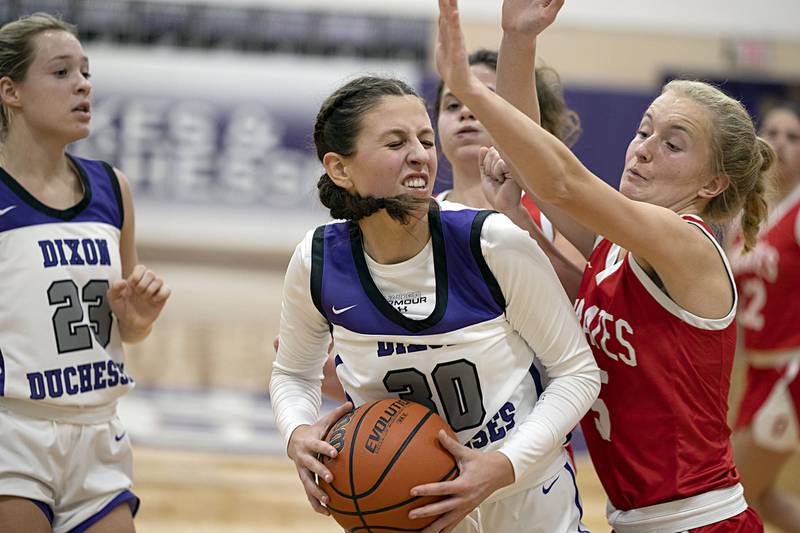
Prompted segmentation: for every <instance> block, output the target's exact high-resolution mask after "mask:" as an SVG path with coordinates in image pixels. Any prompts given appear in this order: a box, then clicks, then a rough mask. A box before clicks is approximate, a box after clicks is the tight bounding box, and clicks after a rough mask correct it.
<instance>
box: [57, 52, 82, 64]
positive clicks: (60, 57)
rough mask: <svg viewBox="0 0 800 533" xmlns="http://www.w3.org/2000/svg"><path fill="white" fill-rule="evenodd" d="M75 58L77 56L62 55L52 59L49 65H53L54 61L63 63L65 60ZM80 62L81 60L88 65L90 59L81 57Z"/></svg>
mask: <svg viewBox="0 0 800 533" xmlns="http://www.w3.org/2000/svg"><path fill="white" fill-rule="evenodd" d="M74 57H75V56H71V55H69V54H62V55H60V56H56V57H53V58H50V60H48V63H52V62H53V61H61V60H63V59H73V58H74ZM80 60H81V62H82V63H88V62H89V58H88V57H86V56H81V57H80Z"/></svg>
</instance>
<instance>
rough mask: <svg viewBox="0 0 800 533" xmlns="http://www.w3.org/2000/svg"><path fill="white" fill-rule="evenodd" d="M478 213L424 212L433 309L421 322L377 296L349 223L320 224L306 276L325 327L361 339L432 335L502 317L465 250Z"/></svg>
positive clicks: (469, 250) (487, 282) (475, 261)
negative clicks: (312, 262) (433, 279)
mask: <svg viewBox="0 0 800 533" xmlns="http://www.w3.org/2000/svg"><path fill="white" fill-rule="evenodd" d="M479 213H481V212H480V211H477V210H473V209H465V210H461V211H441V212H440V211H439V210H438V209H432V210H431V211H430V212H429V214H428V220H429V224H430V231H431V240H432V246H433V260H434V271H435V276H436V306H435V308H434V310H433V312H432V313H431V315H430V316H429V317H427V318H425V319H422V320H412V319H409V318H407V317H405V316H404V315H403V314H402V313H400V312H399V311H398V310H397V309H395V308H394V307H393V306H392V305H391V304H390V303H389V302H387V301H386V299H385V298H384V297H383V295H381V293H380V291H379V290H378V288H377V287H376V286H375V282H374V281H373V279H372V277H371V276H370V274H369V270H368V268H367V265H366V260H365V259H364V250H363V244H362V242H361V237H360V234H359V233H358V232H357V231H355V230H354V226H352V223H350V222H341V223H333V224H328V225H326V226H324V233H322V232H320V233H318V235H319V237H320V238H319V239H318V240H317V242H315V244H316V245H317V246H318V247H322V248H324V250H312V258H316V260H317V261H318V263H317V265H316V269H315V268H314V266H313V265H312V272H314V271H315V270H316V272H317V277H316V283H315V279H314V278H315V275H314V274H312V282H311V284H312V292H313V291H314V287H315V286H316V287H317V289H318V290H319V298H318V301H319V305H318V308H319V309H320V312H322V313H323V315H324V316H325V317H326V318H327V319H328V321H329V322H330V323H332V324H335V325H338V326H341V327H344V328H347V329H349V330H351V331H354V332H356V333H361V334H364V335H376V334H382V335H436V334H441V333H446V332H449V331H455V330H458V329H461V328H464V327H467V326H471V325H473V324H478V323H481V322H486V321H488V320H492V319H494V318H496V317H498V316H500V315H502V314H503V313H504V309H503V307H502V306H501V305H500V304H499V303H498V302H497V300H496V298H495V296H494V295H493V289H492V288H491V287H490V284H491V283H492V282H494V280H493V279H490V280H487V279H486V277H485V276H484V273H482V271H481V265H479V263H478V258H476V257H475V256H474V255H473V248H472V247H471V242H470V241H471V237H472V236H473V234H474V230H473V227H472V226H473V220H475V219H476V216H477V215H478V214H479ZM483 219H485V217H481V220H480V221H479V222H482V221H483ZM479 229H480V228H478V236H479V233H480V232H479ZM320 263H321V268H320ZM494 283H496V282H494ZM312 297H314V295H313V294H312Z"/></svg>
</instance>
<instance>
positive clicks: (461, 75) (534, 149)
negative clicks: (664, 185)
mask: <svg viewBox="0 0 800 533" xmlns="http://www.w3.org/2000/svg"><path fill="white" fill-rule="evenodd" d="M439 6H440V10H441V16H440V19H439V39H438V42H437V46H436V60H437V67H438V69H439V73H440V75H441V77H442V79H443V80H444V81H445V83H446V84H447V86H448V87H449V88H450V89H451V91H453V93H454V94H455V95H456V96H457V97H458V99H459V100H461V101H462V102H463V103H464V104H465V105H467V106H469V108H470V109H471V110H472V111H473V113H475V115H476V117H477V118H478V119H479V120H480V121H481V123H482V124H483V125H484V127H486V129H487V130H488V131H489V133H490V134H491V135H492V138H493V139H494V140H495V142H496V143H497V144H498V146H500V147H502V150H503V152H504V153H505V154H506V155H507V157H508V158H509V160H510V161H511V162H513V163H514V167H516V168H518V169H519V170H520V174H519V176H520V177H521V178H522V179H523V181H524V182H525V183H526V184H527V185H528V186H530V188H531V189H532V190H533V191H534V192H536V193H537V195H538V197H539V198H541V199H542V200H543V201H544V202H547V203H550V204H553V205H555V206H556V207H558V208H560V209H562V210H563V211H564V212H565V213H567V214H568V215H570V216H571V217H573V218H574V219H575V220H577V222H578V223H580V224H581V225H583V226H585V227H587V228H590V229H591V230H592V231H593V232H594V233H596V234H600V235H603V236H605V237H606V238H608V239H609V240H611V241H613V242H615V243H617V244H619V245H620V246H621V247H623V248H624V249H626V250H628V251H629V252H631V253H633V254H634V255H635V256H636V258H637V260H638V262H639V263H640V264H641V266H642V267H643V268H645V270H650V269H655V271H656V272H657V273H658V275H659V277H660V278H661V280H662V281H663V282H664V285H665V287H666V289H667V292H668V293H669V295H670V296H671V297H672V298H673V299H674V300H675V302H676V303H678V305H680V306H682V307H683V308H684V309H686V310H688V311H689V312H692V313H695V314H698V315H700V316H703V317H708V318H711V317H718V316H720V315H724V314H726V312H727V310H729V308H730V306H731V304H732V302H733V293H732V291H731V288H730V284H729V281H728V279H727V274H725V272H724V265H723V263H722V261H721V258H720V257H719V254H718V253H717V251H716V248H715V247H714V246H713V244H711V243H710V242H709V240H708V239H707V238H706V236H705V235H704V234H703V233H702V232H700V231H698V230H697V229H696V228H694V227H692V226H690V225H689V224H687V223H685V222H684V221H683V220H682V219H681V218H680V217H679V216H678V215H677V214H676V213H675V212H673V211H671V210H669V209H666V208H663V207H659V206H655V205H650V204H646V203H642V202H636V201H633V200H630V199H628V198H626V197H625V196H623V195H621V194H620V193H619V192H617V191H615V190H614V189H612V188H611V187H610V186H609V185H608V184H606V183H605V182H604V181H602V180H601V179H599V178H598V177H596V176H595V175H594V174H592V173H591V172H590V171H589V170H588V169H587V168H586V167H584V166H583V165H582V164H581V162H580V161H579V160H578V159H577V158H576V157H575V155H574V154H573V153H572V152H571V151H570V150H569V149H568V148H567V147H566V146H564V144H563V143H561V141H559V140H558V139H556V138H555V137H554V136H553V135H551V134H549V133H548V132H546V131H545V130H544V129H542V128H541V127H540V126H539V125H538V124H536V123H535V122H533V121H532V120H531V119H530V118H529V117H527V116H526V115H525V114H524V113H522V112H521V111H519V110H518V109H516V108H515V107H514V106H513V105H512V104H510V103H509V102H507V101H505V100H504V99H503V98H502V97H500V96H499V95H497V94H495V93H494V92H492V91H491V90H489V89H488V88H487V87H486V86H485V85H483V83H481V82H480V80H478V79H476V78H475V77H474V76H473V75H472V72H471V71H470V69H469V66H468V65H467V57H466V50H465V47H464V40H463V35H462V33H461V27H460V21H459V15H458V9H457V2H456V0H439ZM675 243H680V246H676V245H675ZM697 287H704V289H705V290H703V291H697V290H694V289H696V288H697ZM709 296H711V298H709ZM711 300H713V301H711Z"/></svg>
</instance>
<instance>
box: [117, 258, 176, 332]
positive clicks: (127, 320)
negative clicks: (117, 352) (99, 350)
mask: <svg viewBox="0 0 800 533" xmlns="http://www.w3.org/2000/svg"><path fill="white" fill-rule="evenodd" d="M171 293H172V291H171V290H170V288H169V287H168V286H167V285H166V284H165V283H164V280H162V279H161V278H160V277H158V276H157V275H156V273H155V272H153V271H152V270H150V269H149V268H147V267H146V266H144V265H136V266H135V267H134V268H133V272H131V275H130V276H128V277H127V278H125V279H119V280H117V281H115V282H114V283H112V284H111V286H110V287H109V289H108V292H107V293H106V296H107V298H108V305H109V306H110V307H111V311H112V312H113V313H114V316H116V317H117V320H118V321H119V326H120V332H121V333H122V336H123V340H125V341H134V340H139V339H140V338H142V337H143V335H146V334H147V332H149V330H150V326H151V325H152V324H153V322H155V320H156V318H158V315H159V314H161V310H162V309H163V308H164V305H165V304H166V303H167V299H169V296H170V294H171Z"/></svg>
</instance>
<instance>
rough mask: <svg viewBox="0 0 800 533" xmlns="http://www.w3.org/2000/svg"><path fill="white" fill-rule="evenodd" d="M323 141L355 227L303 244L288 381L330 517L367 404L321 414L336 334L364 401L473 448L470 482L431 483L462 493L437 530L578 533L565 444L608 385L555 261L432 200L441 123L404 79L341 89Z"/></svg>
mask: <svg viewBox="0 0 800 533" xmlns="http://www.w3.org/2000/svg"><path fill="white" fill-rule="evenodd" d="M314 140H315V145H316V148H317V155H318V156H319V158H320V160H321V161H322V163H323V165H324V167H325V170H326V174H324V175H323V176H322V177H321V178H320V181H319V185H318V186H319V191H320V199H321V200H322V202H323V204H324V205H326V206H327V207H329V208H330V210H331V215H332V216H333V218H335V219H346V220H348V221H347V222H331V223H329V224H327V225H325V226H322V227H320V228H317V229H316V230H314V231H311V232H309V233H308V235H307V236H306V238H305V239H304V240H303V242H302V243H301V244H300V245H298V247H297V249H296V250H295V253H294V255H293V257H292V259H291V262H290V264H289V268H288V271H287V274H286V279H285V284H284V295H283V310H282V315H281V332H280V345H279V350H278V355H277V358H276V361H275V364H274V369H273V374H272V380H271V383H270V394H271V398H272V403H273V409H274V412H275V417H276V421H277V425H278V427H279V429H280V430H281V432H282V434H283V435H284V437H285V439H286V442H287V449H288V454H289V456H290V457H291V458H292V459H293V460H294V461H295V463H296V465H297V469H298V472H299V474H300V478H301V480H302V482H303V485H304V487H305V490H306V494H307V496H308V499H309V500H310V502H311V504H312V506H313V507H314V509H315V510H317V511H318V512H321V513H326V510H325V508H324V506H323V504H324V503H325V502H326V499H327V497H326V496H325V494H324V493H323V492H322V491H321V489H320V488H319V487H318V485H317V484H316V483H315V481H314V476H315V475H318V476H321V477H322V478H324V479H326V480H328V478H329V477H330V472H329V471H328V470H327V469H326V468H325V467H324V466H323V465H322V463H321V462H320V461H319V460H318V459H317V457H318V454H324V455H327V456H329V457H333V456H335V449H334V448H333V446H331V445H330V444H328V443H327V442H325V441H323V440H322V438H323V437H324V435H325V434H326V432H327V430H328V428H329V427H330V425H331V424H332V423H333V422H334V421H336V419H338V418H339V417H340V416H341V415H342V414H343V413H344V412H345V411H346V410H347V409H348V407H349V405H348V404H345V405H344V406H341V407H340V408H338V409H336V410H334V411H333V412H332V413H330V414H329V415H326V416H324V417H323V418H321V419H320V420H319V421H317V417H318V411H319V404H320V376H321V371H322V366H323V364H324V361H325V353H326V348H327V346H328V342H329V339H330V334H331V331H332V333H333V337H334V339H335V346H336V353H337V359H338V360H340V361H341V364H340V365H339V367H338V376H339V378H340V380H341V381H342V383H343V385H344V389H345V391H346V392H347V394H348V396H349V398H350V399H351V400H352V401H353V403H354V404H355V405H361V404H362V403H364V402H367V401H371V400H376V399H380V398H386V397H392V396H399V397H401V398H404V399H409V400H415V401H417V402H419V403H422V404H424V405H427V406H429V407H431V408H433V409H435V410H437V411H438V412H439V414H441V415H442V417H443V418H444V419H445V420H446V421H447V422H448V423H449V424H450V426H451V427H452V428H453V430H454V431H455V432H456V434H457V436H458V438H459V440H460V441H461V442H462V443H463V444H464V445H462V444H459V443H458V442H456V441H455V440H452V439H449V438H446V437H444V436H442V437H441V440H442V443H443V445H444V446H445V447H446V448H447V449H448V450H449V451H450V452H451V453H453V455H454V456H455V457H456V458H457V460H458V461H459V462H460V465H461V472H460V476H459V477H458V478H457V479H456V480H454V481H450V482H445V483H441V484H435V485H433V486H422V487H418V488H417V489H418V490H421V491H434V492H436V493H437V494H442V495H446V496H449V497H447V498H445V499H444V500H442V501H441V502H438V503H436V504H434V505H433V506H430V507H427V506H426V507H424V508H421V509H416V510H414V511H412V513H411V517H412V518H416V517H417V515H419V514H420V513H424V514H428V515H431V516H432V515H437V516H438V515H442V516H441V517H439V518H438V519H437V520H436V521H435V522H434V523H433V524H432V525H431V526H430V527H429V528H427V529H426V530H425V531H426V532H433V531H451V530H453V528H454V527H456V525H457V524H459V523H460V522H461V521H462V520H463V519H464V517H466V516H467V515H468V514H469V513H471V512H472V511H473V510H474V509H475V508H476V507H477V506H480V507H479V512H478V511H476V512H475V513H474V514H473V516H470V517H469V519H468V520H466V521H465V522H464V523H463V524H462V525H460V526H458V528H459V529H458V531H461V530H462V528H463V530H464V531H469V530H470V527H471V526H470V524H473V525H477V526H478V527H482V528H483V530H484V531H520V529H519V528H520V527H521V525H520V524H519V522H518V521H517V519H516V518H514V517H519V516H526V520H525V526H524V527H527V528H528V529H525V531H541V532H542V533H544V532H547V533H552V532H562V531H563V532H566V531H576V530H577V529H578V528H579V527H580V515H581V510H580V507H579V506H578V505H576V503H577V502H579V500H578V495H577V488H576V486H575V483H574V475H573V472H572V468H571V466H570V464H569V463H568V460H567V456H566V453H565V452H564V446H563V445H564V442H565V437H566V435H567V433H568V432H569V431H570V430H571V429H572V427H573V426H574V424H575V423H576V422H577V421H578V420H579V419H580V417H581V416H582V415H583V413H585V411H586V410H587V409H588V408H589V406H590V405H591V403H592V402H593V401H594V399H595V395H596V393H597V390H598V387H599V380H598V376H597V369H596V366H595V364H594V362H593V361H592V358H591V355H590V354H589V349H588V346H587V345H586V342H585V340H584V339H583V335H582V333H581V331H580V328H579V327H578V324H577V322H576V321H575V317H574V314H573V313H572V310H571V307H570V304H569V301H568V300H567V298H566V296H565V295H564V293H563V291H562V289H561V287H560V285H559V283H558V280H557V279H556V276H555V273H554V272H553V269H552V267H551V266H550V263H549V261H548V260H547V258H546V257H545V255H544V254H543V253H542V252H541V250H540V249H539V248H538V246H537V245H536V244H535V242H534V241H533V240H532V239H530V237H529V236H528V235H527V234H526V233H525V232H523V231H522V230H520V229H519V228H517V227H516V226H515V225H514V224H513V223H512V222H511V221H510V220H508V219H507V218H506V217H504V216H502V215H499V214H492V213H491V212H489V211H477V210H473V209H469V208H465V207H463V206H458V205H457V204H451V205H453V206H456V208H455V209H453V210H442V209H440V207H439V204H438V203H436V202H435V201H432V199H431V191H432V189H433V182H434V179H435V176H436V168H437V164H436V161H437V160H436V148H435V145H434V133H433V129H432V127H431V123H430V118H429V117H428V114H427V113H426V111H425V105H424V103H423V102H422V100H421V99H420V98H419V96H417V95H416V93H415V92H414V90H413V89H411V88H410V87H408V86H407V85H406V84H404V83H402V82H400V81H397V80H392V79H384V78H373V77H365V78H359V79H356V80H354V81H352V82H350V83H348V84H346V85H345V86H343V87H342V88H340V89H339V90H337V91H336V92H335V93H334V94H332V95H331V96H330V97H329V98H328V99H327V100H326V102H325V103H324V104H323V105H322V108H321V110H320V112H319V114H318V115H317V121H316V125H315V129H314ZM401 300H402V304H399V303H397V302H400V301H401ZM540 369H541V371H542V372H543V373H544V376H540ZM541 378H544V379H546V380H549V382H548V384H547V387H546V389H545V390H544V394H543V395H542V394H541V393H542V389H541V382H542V379H541ZM442 435H444V434H442ZM498 489H502V490H500V491H499V492H496V491H498ZM412 495H414V494H413V493H412ZM487 498H489V499H488V500H487ZM527 517H530V520H528V519H527Z"/></svg>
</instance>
